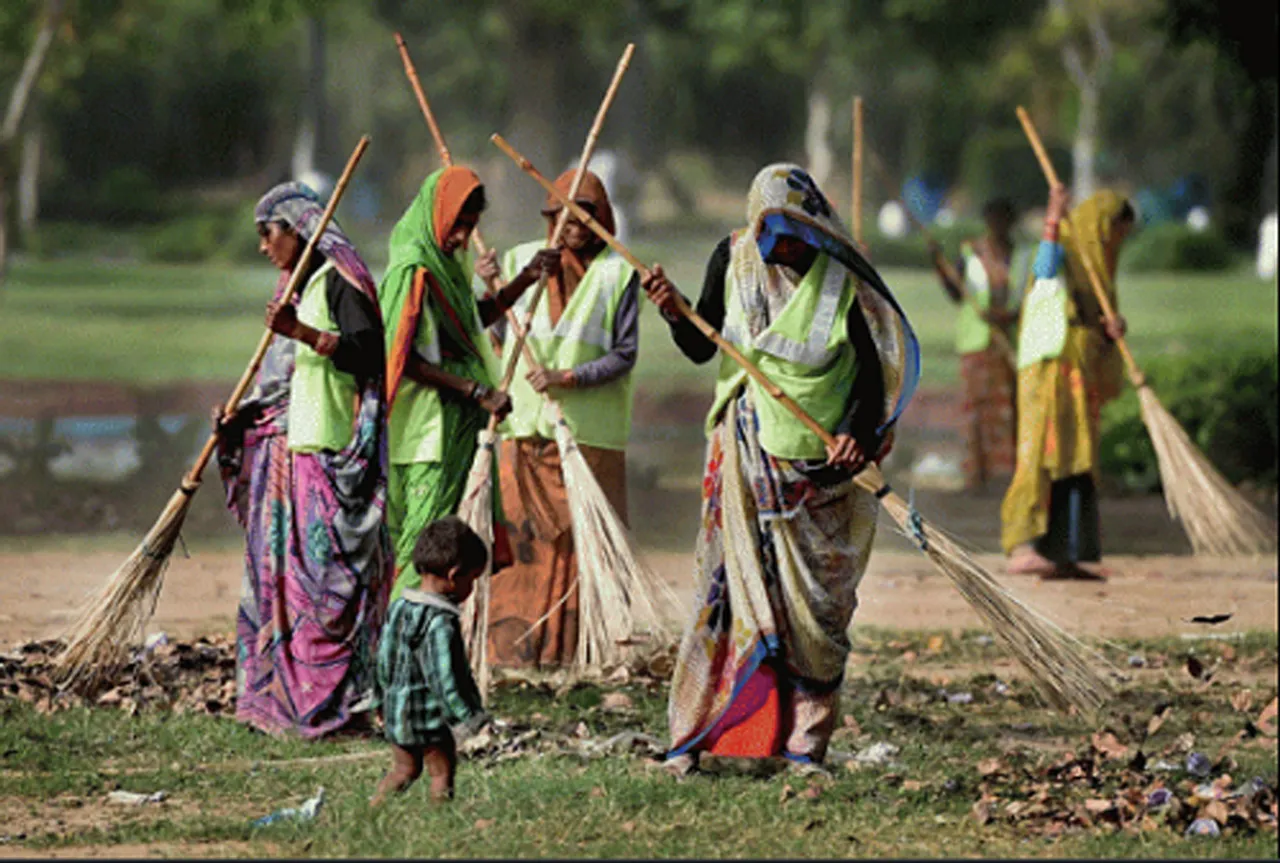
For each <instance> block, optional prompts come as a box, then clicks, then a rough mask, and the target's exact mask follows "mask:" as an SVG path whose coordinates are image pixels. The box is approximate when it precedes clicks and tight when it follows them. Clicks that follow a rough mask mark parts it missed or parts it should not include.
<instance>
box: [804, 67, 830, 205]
mask: <svg viewBox="0 0 1280 863" xmlns="http://www.w3.org/2000/svg"><path fill="white" fill-rule="evenodd" d="M808 104H809V110H808V115H807V119H806V121H805V126H804V151H805V160H806V161H807V162H808V163H809V164H808V168H809V175H810V176H811V177H813V181H814V182H815V183H817V184H818V188H819V189H826V188H827V181H828V180H830V179H831V169H832V167H833V166H834V165H835V155H834V154H833V153H832V151H831V140H830V137H829V135H828V133H829V132H830V130H831V97H830V96H828V95H827V93H826V91H825V89H824V88H823V87H822V86H821V85H819V84H815V85H814V86H813V87H812V88H811V89H810V90H809V100H808Z"/></svg>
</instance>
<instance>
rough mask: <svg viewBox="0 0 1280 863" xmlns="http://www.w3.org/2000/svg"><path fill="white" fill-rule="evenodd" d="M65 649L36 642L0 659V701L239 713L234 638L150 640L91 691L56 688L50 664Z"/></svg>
mask: <svg viewBox="0 0 1280 863" xmlns="http://www.w3.org/2000/svg"><path fill="white" fill-rule="evenodd" d="M60 648H61V644H60V643H59V642H57V641H32V642H28V643H27V644H23V645H21V646H20V647H18V648H17V649H16V650H14V651H11V652H10V653H7V654H3V655H0V701H4V700H8V699H15V700H18V701H25V702H27V703H29V704H31V705H33V706H34V707H35V709H36V710H38V711H40V712H41V713H53V712H55V711H58V710H66V709H68V708H71V707H112V708H118V709H120V710H124V711H126V712H128V713H130V714H136V713H137V712H138V711H140V710H142V709H144V708H146V709H151V710H162V711H171V712H173V713H178V714H182V713H208V714H211V715H214V716H218V715H230V714H232V713H233V712H234V711H235V694H236V653H235V649H236V647H235V639H234V638H232V637H231V636H223V635H215V636H213V637H211V638H198V639H196V640H195V641H193V642H171V641H168V640H167V639H166V638H164V637H163V636H160V637H153V638H151V639H148V645H147V647H145V648H139V649H137V650H135V651H134V654H133V656H132V657H131V658H130V660H129V662H128V663H127V664H125V665H124V666H123V667H122V668H121V669H120V670H119V671H118V672H116V674H115V675H113V676H112V677H111V678H110V679H109V680H106V681H104V682H103V683H102V684H101V685H99V686H98V687H97V688H96V689H94V690H93V691H91V692H84V691H73V690H70V689H66V688H63V687H61V686H59V685H58V682H57V679H56V677H55V676H54V673H53V663H52V659H53V657H54V655H55V654H56V653H57V651H58V650H59V649H60Z"/></svg>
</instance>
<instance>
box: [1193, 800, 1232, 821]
mask: <svg viewBox="0 0 1280 863" xmlns="http://www.w3.org/2000/svg"><path fill="white" fill-rule="evenodd" d="M1200 817H1201V818H1212V819H1213V820H1214V821H1217V822H1218V823H1219V824H1226V823H1227V819H1228V818H1229V817H1230V813H1229V812H1228V811H1227V804H1225V803H1223V802H1222V801H1221V800H1211V801H1209V802H1208V803H1206V804H1205V805H1204V808H1202V809H1201V810H1200Z"/></svg>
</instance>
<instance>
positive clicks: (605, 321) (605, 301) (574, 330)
mask: <svg viewBox="0 0 1280 863" xmlns="http://www.w3.org/2000/svg"><path fill="white" fill-rule="evenodd" d="M542 247H543V244H542V243H538V242H534V243H525V244H522V245H520V246H517V247H516V248H515V249H512V250H511V251H509V252H508V253H507V254H506V255H505V256H504V259H503V270H504V273H503V274H504V276H505V277H506V278H507V279H508V280H509V279H511V278H514V276H515V275H516V274H518V273H519V271H520V269H521V268H523V267H524V265H525V264H527V263H528V262H529V260H531V259H532V257H533V255H534V254H535V253H536V252H537V251H538V250H539V249H541V248H542ZM632 274H633V270H632V268H631V266H630V265H629V264H627V263H626V261H624V260H622V259H621V258H619V257H618V256H616V255H613V254H602V255H600V256H599V257H597V258H596V259H595V260H594V261H592V263H591V266H590V267H588V268H587V272H586V273H585V274H584V275H583V277H582V280H581V281H580V282H579V283H578V286H577V288H576V289H575V290H574V292H573V296H572V297H570V298H569V302H568V304H567V305H566V306H565V309H564V311H563V313H562V314H561V316H560V320H559V321H557V322H556V324H555V326H552V325H551V315H550V311H549V306H548V302H547V300H546V299H545V298H543V299H542V300H540V301H539V303H538V308H537V310H536V312H535V313H534V317H533V323H532V325H531V326H530V333H529V340H528V345H529V347H530V348H531V349H532V351H533V354H534V356H535V357H536V358H537V360H538V362H539V363H542V364H543V365H544V366H545V367H546V368H547V369H550V370H555V371H563V370H567V369H572V368H575V367H577V366H579V365H581V364H583V363H587V362H591V361H593V360H597V359H600V358H601V357H603V356H605V355H606V354H608V353H609V351H611V350H612V349H613V325H614V318H615V316H616V314H617V309H618V305H619V304H620V302H621V300H622V295H623V292H624V291H625V290H626V287H627V284H628V283H629V282H630V280H631V277H632ZM533 293H534V291H533V290H532V289H531V290H529V291H526V292H525V294H524V295H523V296H522V297H521V298H520V300H519V301H518V302H517V304H516V306H515V310H516V313H517V315H518V316H519V317H521V318H523V317H524V316H525V315H526V314H528V307H529V302H530V301H531V300H532V297H533ZM514 348H515V334H514V333H513V332H511V331H510V330H508V332H507V336H506V341H505V343H504V347H503V353H504V354H505V353H506V352H507V351H509V350H514ZM528 373H529V371H528V365H527V364H526V362H525V360H524V358H523V357H522V358H521V359H520V361H519V365H518V367H517V369H516V374H515V377H514V379H513V380H512V383H511V389H510V395H511V400H512V411H511V414H510V415H509V416H508V417H507V420H506V424H505V425H504V427H503V433H504V434H505V435H506V436H508V437H512V438H528V437H534V436H538V437H543V438H546V439H548V440H550V439H553V438H554V436H555V429H554V428H553V426H552V423H551V420H550V417H549V415H548V412H547V411H546V410H545V403H544V400H543V397H542V396H541V395H539V394H538V393H536V392H534V390H533V387H532V386H531V385H530V384H529V382H528V380H527V377H526V376H527V375H528ZM552 395H553V397H554V398H555V399H556V401H557V402H558V403H559V404H560V408H561V411H562V412H563V414H564V417H565V421H566V422H567V423H568V425H569V429H570V430H571V431H572V432H573V435H574V438H575V439H576V440H577V441H578V442H579V443H581V444H585V445H587V446H595V447H600V448H603V449H615V450H620V449H625V448H626V444H627V439H628V438H629V437H630V434H631V397H632V375H631V373H630V372H628V373H627V374H625V375H623V376H621V377H619V378H616V379H614V380H612V381H609V382H607V383H604V384H601V385H600V386H594V387H583V388H580V389H579V388H573V389H564V390H556V391H555V392H554V393H553V394H552Z"/></svg>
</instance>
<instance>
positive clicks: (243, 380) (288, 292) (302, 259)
mask: <svg viewBox="0 0 1280 863" xmlns="http://www.w3.org/2000/svg"><path fill="white" fill-rule="evenodd" d="M368 148H369V136H368V135H365V136H363V137H362V138H361V139H360V142H359V143H358V144H356V148H355V150H354V151H352V153H351V158H349V159H347V166H346V167H345V168H343V169H342V176H340V177H339V178H338V182H337V185H335V186H334V187H333V194H332V195H330V196H329V203H328V204H327V205H326V206H325V208H324V213H323V214H322V215H321V216H320V221H319V222H317V223H316V227H315V229H314V231H313V232H312V234H311V239H310V240H307V244H306V245H305V246H304V247H303V248H302V254H301V255H299V256H298V263H297V264H295V265H294V267H293V273H291V274H290V276H289V283H288V284H287V285H286V286H285V289H284V293H283V294H282V295H281V296H280V304H281V305H284V304H286V303H288V302H289V301H291V300H292V299H293V295H294V294H296V293H297V292H298V286H299V285H300V284H301V283H302V280H303V278H304V277H305V276H306V274H307V264H308V263H310V261H311V253H312V250H314V249H315V247H316V244H317V243H318V242H319V241H320V237H321V236H322V235H323V234H324V229H325V228H327V227H328V226H329V222H330V221H331V220H332V219H333V212H334V210H336V209H337V208H338V201H340V200H342V194H343V192H345V191H346V190H347V183H349V182H350V181H351V175H352V174H354V173H355V170H356V165H358V164H360V159H361V157H363V156H364V151H365V150H367V149H368ZM274 336H275V333H273V332H272V331H271V330H267V331H266V332H265V333H263V334H262V338H261V340H259V342H258V349H257V350H256V351H254V352H253V358H252V359H250V360H249V365H248V367H247V368H246V369H245V370H244V374H243V375H241V376H240V382H239V383H237V384H236V388H235V389H233V390H232V391H231V396H230V397H229V398H228V399H227V403H226V404H225V405H224V406H223V408H222V419H223V421H224V422H225V421H226V420H228V419H230V418H231V417H232V416H234V415H235V412H236V408H237V407H238V406H239V404H240V399H242V398H243V397H244V394H245V392H246V391H248V389H249V386H250V384H252V383H253V376H254V375H256V374H257V373H258V368H259V367H260V366H261V365H262V359H263V357H265V356H266V355H267V348H269V347H270V346H271V339H272V338H274ZM217 445H218V433H217V431H214V433H213V434H211V435H209V440H207V441H205V445H204V449H202V450H200V455H199V456H198V457H197V458H196V462H195V464H193V465H192V466H191V470H190V471H189V472H188V473H187V475H186V477H185V478H184V479H183V483H182V488H183V489H184V490H186V491H192V490H194V489H195V488H196V487H197V486H198V485H200V476H201V475H202V474H203V473H204V469H205V466H206V465H208V464H209V459H211V458H212V457H213V451H214V449H215V448H216V447H217Z"/></svg>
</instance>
